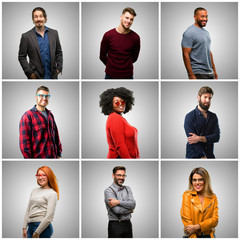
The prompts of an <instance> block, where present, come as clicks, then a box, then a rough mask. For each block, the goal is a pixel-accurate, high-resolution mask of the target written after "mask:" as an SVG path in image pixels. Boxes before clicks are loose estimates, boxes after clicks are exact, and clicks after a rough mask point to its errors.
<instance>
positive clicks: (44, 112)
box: [40, 111, 48, 120]
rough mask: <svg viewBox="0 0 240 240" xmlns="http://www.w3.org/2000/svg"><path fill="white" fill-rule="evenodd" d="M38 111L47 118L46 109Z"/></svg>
mask: <svg viewBox="0 0 240 240" xmlns="http://www.w3.org/2000/svg"><path fill="white" fill-rule="evenodd" d="M40 113H42V115H43V116H44V117H45V118H46V119H47V120H48V116H47V112H46V111H40Z"/></svg>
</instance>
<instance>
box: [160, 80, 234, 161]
mask: <svg viewBox="0 0 240 240" xmlns="http://www.w3.org/2000/svg"><path fill="white" fill-rule="evenodd" d="M209 91H210V92H211V94H210V93H209ZM199 94H200V95H201V97H200V96H199ZM208 95H209V97H210V98H206V99H205V96H208ZM201 104H203V106H202V107H203V108H205V109H206V110H207V111H208V114H207V116H205V117H206V118H205V117H204V115H203V114H202V113H201V111H200V110H199V106H200V105H201ZM208 109H209V110H208ZM173 149H174V150H173ZM161 157H162V158H165V159H169V158H218V159H219V158H221V159H232V158H238V83H237V82H217V83H216V82H208V81H204V82H162V83H161Z"/></svg>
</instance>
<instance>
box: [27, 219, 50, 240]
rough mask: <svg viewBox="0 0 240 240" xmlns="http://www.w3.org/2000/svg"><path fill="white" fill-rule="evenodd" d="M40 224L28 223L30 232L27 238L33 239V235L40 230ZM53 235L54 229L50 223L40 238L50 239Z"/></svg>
mask: <svg viewBox="0 0 240 240" xmlns="http://www.w3.org/2000/svg"><path fill="white" fill-rule="evenodd" d="M39 224H40V222H32V223H28V230H27V238H32V235H33V233H34V232H35V231H36V229H37V228H38V226H39ZM52 234H53V227H52V224H51V223H50V224H49V225H48V226H47V227H46V228H45V229H44V231H43V232H42V233H41V234H40V236H39V238H50V237H51V236H52Z"/></svg>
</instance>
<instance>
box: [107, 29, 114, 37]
mask: <svg viewBox="0 0 240 240" xmlns="http://www.w3.org/2000/svg"><path fill="white" fill-rule="evenodd" d="M115 33H116V30H115V28H113V29H110V30H109V31H107V32H105V33H104V37H110V36H112V35H114V34H115Z"/></svg>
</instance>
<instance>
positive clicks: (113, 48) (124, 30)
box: [100, 7, 140, 79]
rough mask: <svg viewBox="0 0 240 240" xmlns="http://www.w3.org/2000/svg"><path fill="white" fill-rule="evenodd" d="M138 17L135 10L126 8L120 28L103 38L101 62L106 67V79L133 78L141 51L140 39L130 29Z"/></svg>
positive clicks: (121, 18) (110, 31)
mask: <svg viewBox="0 0 240 240" xmlns="http://www.w3.org/2000/svg"><path fill="white" fill-rule="evenodd" d="M136 15H137V14H136V13H135V11H134V9H132V8H129V7H128V8H124V9H123V11H122V15H121V16H120V20H121V21H120V24H119V26H118V27H117V28H113V29H111V30H109V31H108V32H106V33H105V34H104V36H103V39H102V42H101V49H100V60H101V61H102V62H103V63H104V65H106V70H105V72H106V76H105V79H112V78H117V79H119V78H120V79H132V78H133V63H134V62H136V61H137V59H138V54H139V51H140V37H139V36H138V34H137V33H135V32H134V31H132V30H131V29H130V27H131V25H132V23H133V20H134V17H135V16H136Z"/></svg>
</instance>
